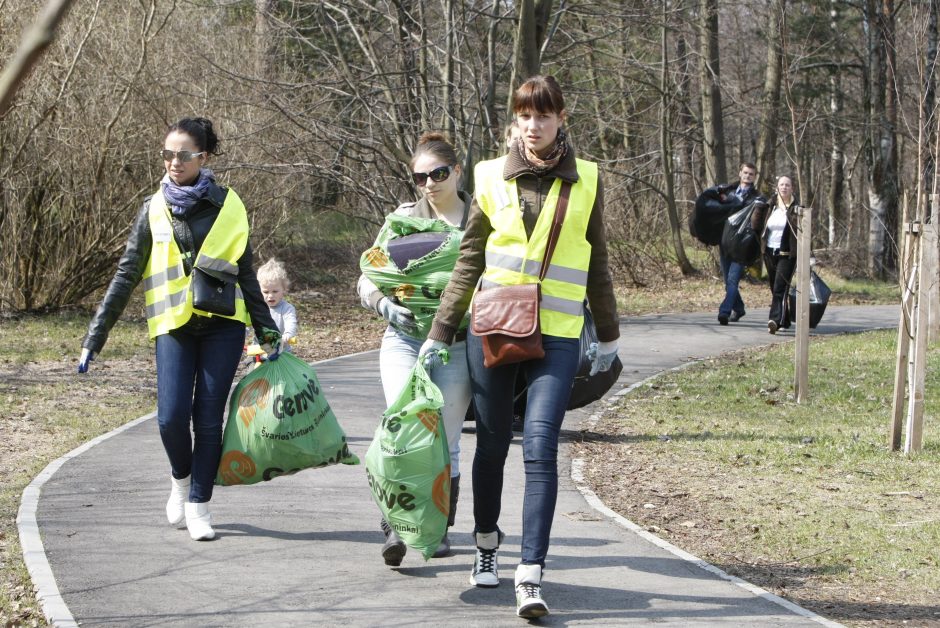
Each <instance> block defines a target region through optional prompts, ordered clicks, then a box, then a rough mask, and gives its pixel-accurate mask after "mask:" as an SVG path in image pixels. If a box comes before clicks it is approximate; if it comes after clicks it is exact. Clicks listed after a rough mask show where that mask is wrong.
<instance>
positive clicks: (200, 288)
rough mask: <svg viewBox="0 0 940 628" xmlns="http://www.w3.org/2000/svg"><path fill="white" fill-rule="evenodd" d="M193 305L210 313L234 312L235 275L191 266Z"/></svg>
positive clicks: (229, 314)
mask: <svg viewBox="0 0 940 628" xmlns="http://www.w3.org/2000/svg"><path fill="white" fill-rule="evenodd" d="M192 285H193V307H194V308H196V309H197V310H202V311H203V312H209V313H210V314H221V315H222V316H233V315H234V314H235V276H234V275H229V274H228V273H222V272H218V271H215V270H206V269H205V268H199V267H198V266H195V267H193V281H192Z"/></svg>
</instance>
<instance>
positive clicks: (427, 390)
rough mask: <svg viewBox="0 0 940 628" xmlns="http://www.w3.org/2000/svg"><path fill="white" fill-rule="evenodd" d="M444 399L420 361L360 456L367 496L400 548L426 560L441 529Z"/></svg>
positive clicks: (446, 476) (445, 504) (445, 487)
mask: <svg viewBox="0 0 940 628" xmlns="http://www.w3.org/2000/svg"><path fill="white" fill-rule="evenodd" d="M443 405H444V399H443V397H442V396H441V391H440V389H439V388H438V387H437V386H436V385H435V384H434V382H432V381H431V378H430V377H429V376H428V373H427V371H426V370H425V369H424V367H423V366H422V365H421V361H420V360H419V361H418V362H416V363H415V366H414V368H413V369H412V370H411V376H410V377H409V379H408V382H407V383H406V384H405V386H404V388H403V389H402V391H401V394H400V395H399V396H398V399H397V400H395V402H394V403H393V404H392V405H391V406H389V408H388V409H387V410H386V411H385V412H384V414H383V415H382V422H381V424H380V425H379V427H378V428H377V429H376V430H375V438H374V439H373V440H372V444H371V445H370V446H369V451H368V452H367V453H366V475H367V476H368V479H369V487H370V488H371V489H372V497H373V498H374V499H375V503H376V504H378V506H379V510H381V511H382V515H383V516H384V517H385V520H386V521H387V522H388V524H389V525H390V526H391V527H392V528H393V529H394V530H395V531H396V532H397V533H398V536H400V537H401V540H402V541H404V542H405V544H406V545H408V546H410V547H413V548H414V549H416V550H417V551H419V552H421V554H422V556H424V559H425V560H427V559H429V558H430V557H431V555H432V554H434V551H435V550H436V549H437V547H438V545H440V542H441V539H442V538H443V537H444V533H445V532H446V531H447V516H448V515H449V514H450V452H449V451H448V448H447V435H446V434H445V433H444V422H443V421H442V420H441V408H442V407H443Z"/></svg>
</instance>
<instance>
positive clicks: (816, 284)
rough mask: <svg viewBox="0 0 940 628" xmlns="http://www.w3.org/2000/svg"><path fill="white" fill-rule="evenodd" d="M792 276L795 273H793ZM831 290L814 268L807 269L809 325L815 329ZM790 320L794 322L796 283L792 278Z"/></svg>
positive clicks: (824, 309) (824, 310)
mask: <svg viewBox="0 0 940 628" xmlns="http://www.w3.org/2000/svg"><path fill="white" fill-rule="evenodd" d="M793 276H794V278H795V277H796V273H793ZM831 294H832V290H831V289H830V288H829V286H827V285H826V282H824V281H823V280H822V278H820V276H819V275H817V274H816V271H815V270H811V271H809V327H810V329H816V325H818V324H819V321H820V320H822V317H823V314H824V313H825V312H826V305H827V304H828V303H829V296H830V295H831ZM788 301H789V304H788V305H789V310H790V322H791V323H795V322H796V285H795V283H794V281H793V280H791V281H790V298H789V299H788Z"/></svg>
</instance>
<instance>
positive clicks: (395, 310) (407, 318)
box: [375, 297, 418, 336]
mask: <svg viewBox="0 0 940 628" xmlns="http://www.w3.org/2000/svg"><path fill="white" fill-rule="evenodd" d="M375 309H376V311H377V312H378V313H379V314H380V315H381V316H382V318H384V319H385V320H387V321H388V324H389V325H391V326H392V327H394V328H395V329H397V330H398V331H400V332H402V333H405V334H408V335H409V336H414V335H415V334H416V333H418V324H417V323H415V316H414V314H412V313H411V310H409V309H408V308H406V307H405V306H403V305H398V304H397V303H395V302H394V301H392V300H391V299H389V298H388V297H382V298H381V300H379V302H378V303H377V304H376V306H375Z"/></svg>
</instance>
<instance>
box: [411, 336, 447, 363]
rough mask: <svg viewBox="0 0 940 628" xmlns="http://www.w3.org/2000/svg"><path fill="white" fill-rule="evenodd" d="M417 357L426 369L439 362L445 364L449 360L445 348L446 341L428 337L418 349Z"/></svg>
mask: <svg viewBox="0 0 940 628" xmlns="http://www.w3.org/2000/svg"><path fill="white" fill-rule="evenodd" d="M418 359H419V360H421V363H422V364H424V368H426V369H432V368H434V367H435V366H437V365H439V364H440V365H443V364H447V363H448V362H449V361H450V352H449V351H448V350H447V343H446V342H443V341H441V340H432V339H430V338H428V339H427V340H425V341H424V344H423V345H421V348H420V349H419V350H418Z"/></svg>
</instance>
